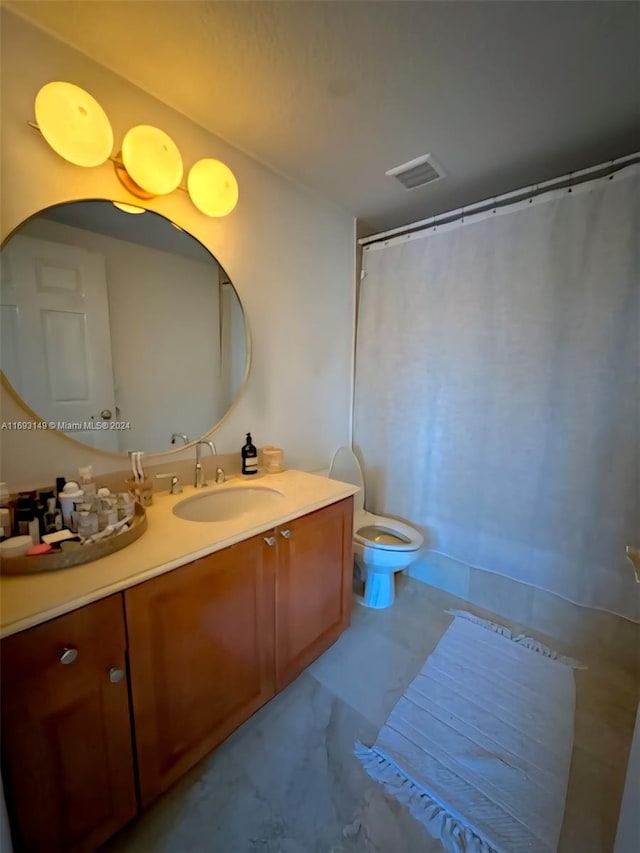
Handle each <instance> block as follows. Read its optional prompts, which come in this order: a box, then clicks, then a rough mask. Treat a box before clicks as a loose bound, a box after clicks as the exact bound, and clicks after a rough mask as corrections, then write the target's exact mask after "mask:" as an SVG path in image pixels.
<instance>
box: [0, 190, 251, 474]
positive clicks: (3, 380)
mask: <svg viewBox="0 0 640 853" xmlns="http://www.w3.org/2000/svg"><path fill="white" fill-rule="evenodd" d="M90 201H104V202H107V203H110V204H113V202H114V201H117V202H118V203H120V204H135V206H136V207H141V208H143V209H144V210H145V211H146V212H147V213H154V214H155V215H156V216H161V217H162V218H163V219H166V221H167V222H170V223H171V224H172V225H175V226H176V227H177V228H179V229H180V230H181V231H184V233H185V234H188V235H189V237H191V239H192V240H195V241H196V242H198V243H199V244H200V245H201V246H202V248H203V249H204V250H205V251H206V252H207V253H208V254H209V255H211V257H212V258H213V260H214V261H215V263H216V264H218V266H219V267H220V269H222V271H223V272H224V274H225V275H226V276H227V278H228V279H229V282H230V284H231V286H232V287H233V289H234V290H235V292H236V295H237V297H238V302H239V303H240V310H241V311H242V317H243V319H244V329H245V346H246V351H247V358H246V364H245V370H244V376H243V377H242V384H241V385H240V388H239V389H238V393H237V394H236V396H235V398H234V400H233V402H232V403H231V405H230V406H229V408H228V409H227V411H226V412H225V413H224V415H223V416H222V417H221V418H220V420H218V421H216V423H215V424H213V426H211V427H210V428H209V429H208V430H207V431H206V432H204V433H202V435H201V436H199V437H198V438H194V439H193V440H192V441H189V442H187V444H181V445H180V446H179V447H175V448H171V450H158V451H144V453H145V456H146V457H147V458H149V457H154V458H155V457H157V456H175V455H176V454H178V453H182V452H183V451H184V450H186V449H188V448H191V447H195V446H196V444H197V443H198V441H200V439H202V438H207V437H208V436H211V435H212V434H213V433H214V432H215V431H216V430H217V429H218V427H219V426H220V425H221V424H222V423H223V422H224V421H225V420H226V419H227V418H228V417H229V415H230V414H231V413H232V412H233V411H234V409H235V408H236V406H237V405H238V402H239V401H240V399H241V398H242V396H243V394H244V392H245V391H246V388H247V383H248V380H249V372H250V370H251V364H252V361H253V351H252V338H251V328H250V326H249V320H248V318H247V313H246V311H245V308H244V305H243V303H242V299H241V298H240V294H239V293H238V290H237V288H236V286H235V284H234V283H233V281H232V279H231V277H230V276H229V275H228V273H227V271H226V270H225V268H224V267H223V266H222V264H221V263H220V261H219V260H218V259H217V258H216V256H215V255H214V254H213V252H212V251H211V249H210V248H209V247H208V246H205V244H204V243H203V242H202V241H201V240H199V239H198V238H197V237H194V236H193V234H191V232H190V231H188V230H187V229H186V228H183V227H182V225H178V223H177V222H174V221H173V220H172V219H169V217H168V216H165V215H164V214H163V213H159V212H158V211H157V210H152V209H151V208H149V207H145V206H144V204H141V203H140V202H141V200H140V199H137V198H136V200H135V202H132V201H131V199H111V198H73V199H67V200H65V201H60V202H56V203H55V204H50V205H49V206H48V207H43V208H42V209H41V210H37V211H36V212H35V213H32V214H31V215H30V216H28V217H27V218H26V219H23V220H22V222H20V223H19V224H18V225H16V226H15V228H12V229H11V231H10V232H9V234H7V236H6V237H5V239H4V240H3V241H2V243H0V253H1V252H2V250H3V249H4V247H5V246H6V245H7V243H8V242H9V241H10V240H11V238H12V237H13V236H14V235H15V234H17V233H18V232H19V231H20V229H21V228H22V227H23V226H24V225H26V224H27V223H28V222H30V221H31V220H32V219H35V218H36V217H38V216H41V214H42V213H43V212H44V211H45V210H49V209H50V208H52V207H61V206H62V205H65V204H77V203H82V202H90ZM0 385H2V389H3V390H4V391H6V392H7V393H8V394H9V396H10V397H11V398H12V399H13V400H14V402H16V403H17V404H18V406H20V408H21V409H22V410H23V411H24V413H25V414H26V415H27V419H29V420H32V421H42V420H43V418H42V416H41V415H39V414H38V413H37V412H34V410H33V409H32V408H31V406H29V404H28V403H27V402H26V401H25V400H23V399H22V397H21V396H20V394H18V392H17V391H16V389H15V388H14V387H13V385H12V384H11V382H10V380H9V377H8V376H7V375H6V373H5V372H4V370H2V369H1V367H0ZM38 431H39V430H33V432H36V433H37V432H38ZM29 432H32V430H29ZM42 432H45V430H42ZM46 432H47V433H48V434H49V435H54V436H55V437H56V438H60V439H63V440H64V441H68V442H71V444H73V445H75V446H76V447H78V448H82V449H83V450H84V451H85V452H88V453H96V454H98V455H99V456H102V457H106V458H108V459H119V460H126V459H127V454H126V453H117V452H116V451H113V450H102V449H101V448H99V447H92V446H91V445H90V444H85V443H84V442H83V441H79V440H78V439H77V438H72V437H71V436H70V435H67V434H66V433H64V432H60V431H59V430H57V429H56V430H46Z"/></svg>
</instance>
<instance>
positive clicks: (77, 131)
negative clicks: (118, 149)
mask: <svg viewBox="0 0 640 853" xmlns="http://www.w3.org/2000/svg"><path fill="white" fill-rule="evenodd" d="M35 114H36V122H37V123H38V128H39V130H40V133H42V135H43V136H44V138H45V139H46V141H47V142H48V143H49V145H50V146H51V147H52V148H53V150H54V151H55V152H56V154H59V155H60V156H61V157H63V158H64V159H65V160H67V161H68V162H69V163H73V164H74V165H76V166H87V167H88V166H100V165H102V163H105V162H106V161H107V160H108V159H109V157H110V156H111V151H112V150H113V130H112V129H111V123H110V122H109V119H108V117H107V114H106V113H105V111H104V110H103V109H102V107H101V106H100V104H99V103H98V102H97V101H96V99H95V98H94V97H92V96H91V95H90V94H89V93H88V92H85V90H84V89H81V88H80V86H76V85H74V84H73V83H65V82H63V81H60V80H57V81H53V82H51V83H46V84H45V85H44V86H43V87H42V88H41V89H40V91H39V92H38V94H37V95H36V101H35Z"/></svg>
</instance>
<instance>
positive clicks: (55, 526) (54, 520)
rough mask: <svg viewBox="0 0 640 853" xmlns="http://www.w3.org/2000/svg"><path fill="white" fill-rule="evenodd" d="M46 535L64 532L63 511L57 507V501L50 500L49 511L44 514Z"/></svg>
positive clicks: (48, 503) (48, 502)
mask: <svg viewBox="0 0 640 853" xmlns="http://www.w3.org/2000/svg"><path fill="white" fill-rule="evenodd" d="M44 529H45V533H55V532H56V530H62V511H61V510H60V509H58V508H57V507H56V499H55V498H49V500H48V501H47V511H46V512H45V514H44Z"/></svg>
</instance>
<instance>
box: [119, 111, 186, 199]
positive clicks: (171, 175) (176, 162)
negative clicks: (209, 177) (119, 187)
mask: <svg viewBox="0 0 640 853" xmlns="http://www.w3.org/2000/svg"><path fill="white" fill-rule="evenodd" d="M122 162H123V164H124V167H125V169H126V170H127V173H128V175H129V176H130V177H131V179H132V180H133V181H135V183H136V184H137V185H138V186H139V187H142V189H143V190H145V191H146V192H147V193H150V194H151V195H154V196H157V195H167V194H168V193H171V192H173V191H174V190H175V189H176V187H177V186H178V185H179V184H180V181H181V180H182V175H183V171H184V170H183V166H182V157H181V156H180V151H179V150H178V146H177V145H176V144H175V142H174V141H173V139H171V137H170V136H169V135H168V134H166V133H165V132H164V130H160V128H159V127H152V126H151V125H149V124H138V125H136V126H135V127H132V128H131V129H130V130H128V131H127V132H126V134H125V137H124V139H123V140H122Z"/></svg>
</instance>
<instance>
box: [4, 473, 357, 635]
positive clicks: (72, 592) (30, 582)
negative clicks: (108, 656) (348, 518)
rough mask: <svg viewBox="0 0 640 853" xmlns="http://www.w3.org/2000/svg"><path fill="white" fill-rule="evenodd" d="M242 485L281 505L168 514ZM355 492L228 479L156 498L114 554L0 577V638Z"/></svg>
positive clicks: (304, 481) (288, 478)
mask: <svg viewBox="0 0 640 853" xmlns="http://www.w3.org/2000/svg"><path fill="white" fill-rule="evenodd" d="M243 485H247V486H256V485H261V486H267V487H268V488H270V489H276V490H277V491H279V492H281V493H282V495H283V498H282V501H281V503H280V505H279V506H278V507H277V509H275V510H274V509H273V507H271V508H268V509H261V510H256V511H252V512H249V513H244V514H243V515H241V516H240V517H238V518H234V519H232V520H230V521H207V522H202V521H184V520H182V519H180V518H178V517H177V516H175V515H174V514H173V512H172V510H173V507H174V506H175V505H176V504H177V503H178V502H179V501H182V500H184V499H185V498H189V497H192V496H195V495H200V494H202V495H203V494H205V493H209V492H212V491H214V490H215V491H223V490H224V489H225V488H237V487H238V486H243ZM357 491H358V488H357V487H356V486H351V485H349V484H348V483H341V482H339V481H337V480H330V479H329V478H328V477H321V476H317V475H316V474H307V473H305V472H303V471H282V472H281V473H279V474H266V475H265V474H259V475H258V476H256V477H251V478H247V477H230V478H229V480H228V481H227V482H226V483H224V484H219V485H210V486H208V487H206V488H203V489H195V488H193V486H189V487H186V488H185V489H184V490H183V492H182V494H180V495H169V494H168V493H167V492H160V493H159V494H155V495H154V498H153V506H151V507H149V508H148V509H147V521H148V528H147V530H146V531H145V533H144V534H143V535H142V536H141V537H140V539H138V540H137V541H136V542H134V543H133V544H131V545H129V546H128V547H126V548H123V549H122V550H121V551H117V552H116V553H115V554H110V555H109V556H108V557H103V558H102V559H101V560H94V561H93V562H91V563H85V564H84V565H82V566H74V567H73V568H70V569H63V570H61V571H51V572H43V573H39V574H34V575H21V576H7V577H0V636H2V637H6V636H9V635H10V634H15V633H17V632H18V631H22V630H23V629H25V628H30V627H32V626H34V625H38V624H40V623H41V622H46V621H47V620H49V619H52V618H54V617H55V616H60V615H62V614H63V613H68V612H69V611H71V610H75V609H76V608H77V607H82V606H83V605H84V604H89V603H90V602H92V601H97V600H98V599H100V598H105V596H107V595H111V594H112V593H114V592H119V591H121V590H123V589H127V588H128V587H130V586H134V585H135V584H138V583H141V582H142V581H146V580H148V579H149V578H152V577H155V576H156V575H160V574H163V573H164V572H168V571H170V570H171V569H175V568H177V567H178V566H183V565H184V564H185V563H189V562H191V561H192V560H197V559H199V558H200V557H205V556H206V555H207V554H212V553H213V552H214V551H219V550H221V549H222V548H226V547H228V546H229V545H234V544H235V543H236V542H240V541H242V540H243V539H248V538H249V537H250V536H255V535H256V534H258V533H262V532H264V531H265V530H269V529H270V528H272V527H276V526H278V525H281V524H285V523H286V522H288V521H291V520H292V519H294V518H297V517H298V516H300V515H305V514H306V513H308V512H313V511H314V510H316V509H321V508H322V507H324V506H328V505H329V504H332V503H335V502H336V501H339V500H342V499H343V498H347V497H349V496H350V495H353V494H355V493H356V492H357Z"/></svg>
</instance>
